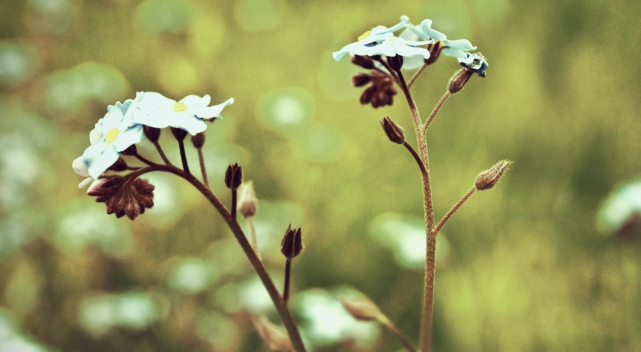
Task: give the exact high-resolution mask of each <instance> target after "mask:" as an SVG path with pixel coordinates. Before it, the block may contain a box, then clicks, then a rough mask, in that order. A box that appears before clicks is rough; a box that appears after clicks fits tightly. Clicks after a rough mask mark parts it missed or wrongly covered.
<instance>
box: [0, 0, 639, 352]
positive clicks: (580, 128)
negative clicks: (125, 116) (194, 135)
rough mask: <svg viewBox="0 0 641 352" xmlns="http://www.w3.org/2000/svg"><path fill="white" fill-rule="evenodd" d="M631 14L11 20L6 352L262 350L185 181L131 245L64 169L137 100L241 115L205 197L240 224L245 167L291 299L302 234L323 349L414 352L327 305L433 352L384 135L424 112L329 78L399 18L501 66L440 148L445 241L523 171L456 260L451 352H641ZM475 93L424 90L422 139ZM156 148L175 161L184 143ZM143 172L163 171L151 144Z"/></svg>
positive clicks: (435, 159)
mask: <svg viewBox="0 0 641 352" xmlns="http://www.w3.org/2000/svg"><path fill="white" fill-rule="evenodd" d="M639 10H641V6H640V5H638V3H637V2H633V1H631V0H627V1H626V0H613V1H609V2H602V1H595V0H582V1H579V0H569V1H562V2H559V1H553V0H543V1H537V2H510V1H507V0H467V1H463V0H449V1H431V0H430V1H403V2H392V1H370V2H367V1H350V2H346V1H335V0H328V1H311V0H308V1H287V0H239V1H209V0H145V1H126V0H87V1H80V0H22V1H21V0H9V1H2V2H0V306H1V307H0V351H11V352H22V351H29V352H31V351H39V352H40V351H42V352H44V351H65V352H80V351H267V347H266V345H265V344H264V343H263V342H262V341H261V340H260V338H259V337H258V335H257V333H256V332H255V329H254V327H253V326H252V324H251V322H250V317H251V316H252V315H265V316H267V317H268V318H269V319H270V320H271V321H272V322H274V323H277V324H280V321H279V319H278V316H277V315H276V314H275V312H274V310H273V308H272V306H271V303H270V301H269V300H268V298H267V296H266V294H265V292H264V290H263V288H262V286H261V285H260V283H259V281H258V279H257V276H256V275H255V274H254V273H253V271H252V270H251V268H250V266H249V264H248V262H247V260H246V259H245V257H244V256H243V254H242V252H241V250H240V249H239V246H238V244H237V243H236V242H235V240H234V238H233V236H232V235H231V233H230V232H229V231H228V229H227V228H226V226H225V225H224V223H223V222H222V221H221V219H220V218H219V216H218V215H217V214H216V213H215V212H214V211H213V209H212V207H211V206H210V205H209V204H208V203H207V202H206V201H205V199H204V198H203V197H202V196H200V195H199V194H198V193H197V192H196V191H194V190H193V189H191V188H190V186H189V185H188V184H187V183H186V182H184V181H183V180H180V179H178V178H176V177H173V176H170V175H165V174H149V175H148V179H149V180H150V182H151V183H153V184H154V185H155V186H156V193H155V203H156V205H155V207H154V208H153V209H151V210H150V211H148V212H146V213H145V214H144V215H142V216H140V217H139V218H137V219H136V220H135V221H133V222H132V221H130V220H128V219H127V218H126V217H124V218H121V219H116V217H115V216H113V215H110V216H108V215H107V214H106V213H105V206H104V204H101V203H95V202H94V200H93V198H91V197H88V196H87V195H86V193H85V190H84V189H78V187H77V184H78V183H79V182H80V181H81V178H80V177H79V176H77V175H76V174H75V173H74V172H73V170H72V168H71V162H72V160H73V159H74V158H76V157H77V156H79V155H81V154H82V152H83V151H84V149H85V148H86V147H87V146H88V145H89V140H88V134H89V131H90V130H91V129H92V128H93V126H94V124H95V123H96V121H97V120H98V119H99V118H101V117H102V116H103V115H104V114H105V112H106V107H107V105H109V104H114V103H115V102H116V101H124V100H125V99H129V98H133V97H134V96H135V92H136V91H157V92H161V93H163V94H165V95H166V96H168V97H172V98H174V99H177V100H178V99H181V98H182V97H184V96H185V95H188V94H198V95H204V94H210V95H211V96H212V103H213V104H218V103H220V102H223V101H225V100H226V99H228V98H230V97H234V98H235V99H236V103H235V104H234V105H232V106H229V107H227V108H226V109H225V111H224V119H223V120H218V121H216V122H215V123H213V124H212V125H210V126H209V128H208V131H207V143H206V144H205V147H204V149H205V156H206V164H207V168H208V171H209V175H210V179H211V180H212V187H213V188H214V190H215V191H216V193H217V194H219V196H220V197H221V198H222V199H223V200H224V201H225V202H226V204H229V201H230V197H229V195H228V194H227V192H226V189H225V188H224V185H223V182H222V179H223V174H224V170H225V168H226V166H227V165H228V164H229V163H230V162H240V163H241V165H242V166H243V169H244V174H245V179H246V180H253V182H254V186H255V189H256V193H257V196H258V198H259V209H258V213H257V215H256V218H255V221H256V226H257V231H258V236H259V237H258V242H259V246H260V248H261V254H262V256H263V258H264V261H265V262H266V265H267V267H268V269H269V270H270V271H271V272H272V274H273V276H274V278H275V279H276V280H277V282H278V286H279V287H280V286H281V285H282V277H283V268H284V258H283V257H282V256H281V254H280V253H279V249H280V248H279V244H280V241H281V238H282V235H283V234H284V232H285V230H286V228H287V225H288V224H290V223H292V224H293V226H295V227H298V226H302V227H303V240H304V244H305V250H304V251H303V253H302V254H301V256H300V257H298V258H297V259H296V260H295V261H294V265H293V285H294V287H293V295H294V296H293V301H292V310H293V313H294V315H295V319H296V320H297V321H298V322H299V323H300V326H301V328H302V332H303V335H304V338H305V340H306V342H307V345H308V346H309V347H310V350H314V351H386V352H387V351H400V344H399V343H398V342H397V341H396V340H395V338H394V337H393V336H392V335H391V334H390V333H389V332H388V331H386V330H384V329H383V328H382V327H380V326H378V325H377V324H376V323H363V322H356V321H354V320H353V319H352V318H351V317H350V316H349V315H347V313H346V312H345V311H344V310H343V309H342V307H341V306H340V304H339V303H338V302H337V301H336V299H335V298H336V295H337V294H339V293H341V292H342V293H344V292H348V293H349V292H354V291H356V290H357V291H360V292H362V293H364V294H365V295H367V296H369V297H370V299H372V300H373V301H374V302H375V303H377V304H378V305H379V306H380V308H381V309H382V310H383V311H384V312H386V313H387V314H388V315H389V317H390V318H391V319H392V320H393V321H395V322H396V323H397V324H398V325H399V327H400V328H401V330H403V331H404V332H405V333H406V334H407V335H408V336H409V337H410V338H411V339H412V340H414V341H416V340H417V339H418V323H419V321H420V310H421V296H422V286H423V272H422V271H423V261H424V255H425V254H424V230H423V226H424V225H423V222H422V218H423V207H422V200H421V183H420V178H419V173H418V170H417V168H416V165H415V163H414V160H413V159H412V158H411V156H410V155H409V154H408V153H407V152H406V151H405V150H403V149H402V148H401V147H398V146H396V145H394V144H391V143H389V142H388V140H387V139H386V137H385V135H384V134H383V132H382V130H381V128H380V125H379V122H378V120H380V119H381V118H383V117H384V116H391V117H392V118H393V119H394V120H395V121H396V122H398V123H399V124H400V125H402V126H403V127H405V129H406V131H411V120H410V116H409V112H408V109H407V106H406V105H405V104H403V99H402V97H401V95H398V96H397V97H396V98H397V99H396V101H395V104H394V105H393V106H392V107H385V108H381V109H376V110H375V109H373V108H372V107H371V106H361V105H360V104H359V102H358V97H359V95H360V93H361V92H362V88H354V87H352V86H351V83H350V77H351V75H353V74H354V73H356V72H359V71H362V69H359V68H358V67H356V66H354V65H352V64H351V63H350V62H349V60H348V59H344V60H343V61H341V62H338V63H336V62H334V60H333V59H332V56H331V53H332V51H336V50H338V49H340V48H341V47H342V46H344V45H346V44H348V43H351V42H353V41H355V39H356V38H357V37H358V36H359V35H360V34H362V33H363V32H365V31H367V30H369V29H370V28H371V27H373V26H376V25H385V26H392V25H394V24H396V23H398V21H399V17H400V16H401V15H403V14H405V15H408V16H409V17H410V19H412V21H413V22H414V23H415V24H418V23H420V22H421V21H422V20H423V19H425V18H431V19H433V20H434V28H435V29H437V30H440V31H442V32H444V33H446V34H447V35H448V38H450V39H459V38H466V39H469V40H470V41H472V43H473V44H474V45H476V46H478V48H479V49H478V50H479V51H480V52H482V53H483V54H484V55H485V56H486V57H487V58H488V61H489V64H490V67H489V69H488V71H487V78H485V79H481V78H479V77H476V76H475V77H473V78H472V80H471V81H470V82H469V84H468V85H467V87H466V89H465V90H463V91H462V92H461V93H458V94H456V95H455V96H454V97H452V98H451V99H450V100H449V101H448V102H447V103H446V105H445V107H444V108H443V109H442V111H441V113H440V115H439V116H438V117H437V119H436V120H435V122H434V123H433V124H432V127H431V128H430V131H429V133H428V143H429V148H430V156H431V159H430V166H431V171H432V182H433V187H434V197H435V199H434V202H435V211H436V217H437V218H440V217H441V216H443V215H444V214H445V213H446V212H447V210H449V208H450V207H451V206H452V205H453V204H454V203H455V202H456V201H457V200H458V199H459V198H460V197H461V196H462V195H463V194H464V193H465V192H466V191H467V190H468V189H469V188H470V187H471V186H472V185H473V182H474V180H475V177H476V175H477V174H478V173H479V172H481V171H483V170H485V169H488V168H489V167H491V166H492V165H493V164H494V163H495V162H497V161H498V160H501V159H509V160H513V161H515V163H514V165H513V166H512V168H511V170H510V171H509V172H508V173H507V176H506V177H504V179H503V181H502V182H501V183H500V184H499V185H498V186H497V187H496V188H495V189H493V190H491V191H487V192H477V193H476V194H474V195H473V196H472V198H471V199H470V200H469V201H468V202H467V203H466V204H465V206H464V207H463V208H462V209H461V210H460V211H459V212H458V213H457V214H456V215H455V216H454V217H453V218H452V220H451V221H450V222H449V223H448V224H447V226H446V227H445V228H444V231H443V232H442V233H441V234H440V235H439V238H438V270H437V271H438V272H437V279H436V293H435V312H434V319H435V321H434V341H433V345H434V350H435V351H438V352H447V351H452V352H453V351H639V350H641V313H640V312H641V301H640V300H639V297H640V296H639V293H640V289H641V263H640V259H639V254H640V249H639V245H640V243H639V241H638V236H639V235H640V234H641V232H640V230H639V227H640V226H641V217H640V214H641V175H640V171H641V166H640V162H639V161H640V159H639V150H641V138H639V132H640V131H641V122H640V120H639V118H638V116H639V115H638V114H639V108H640V106H639V104H640V103H639V101H640V99H639V98H640V97H639V95H640V93H639V92H640V88H641V83H639V80H638V78H639V77H641V72H640V70H641V69H640V68H639V65H637V64H636V63H635V61H636V59H637V57H638V55H639V47H638V44H637V43H639V41H640V38H639V37H640V36H641V23H640V22H639V20H638V19H639V14H640V13H639V12H640V11H639ZM458 68H459V66H458V63H457V62H456V60H455V59H453V58H450V57H441V58H440V59H439V60H438V62H437V63H436V64H434V65H432V66H430V67H429V68H428V69H427V70H426V71H425V72H424V74H423V76H422V77H421V79H420V80H419V81H418V82H417V83H416V85H415V86H414V87H415V88H414V92H415V97H416V99H417V101H418V105H419V108H420V109H421V111H422V114H423V116H427V115H428V113H429V112H430V111H431V109H432V107H433V106H434V104H435V103H436V102H437V101H438V99H439V98H440V96H441V95H442V94H443V93H444V92H445V88H446V85H447V82H448V80H449V78H450V77H451V75H452V74H453V73H454V72H455V71H456V70H458ZM407 134H408V138H409V139H410V141H411V142H414V138H413V133H407ZM161 142H162V145H163V146H164V148H165V150H166V152H167V153H168V155H169V157H170V158H171V159H172V160H174V161H176V160H178V159H177V158H178V148H177V145H176V143H175V141H174V140H172V139H171V138H170V134H168V133H165V134H164V135H163V136H162V138H161ZM139 150H140V151H141V154H143V155H146V156H147V157H149V158H152V159H155V160H159V159H158V156H157V155H156V154H155V152H154V149H153V147H151V146H150V144H149V143H142V144H141V145H140V146H139ZM189 153H190V154H189V157H190V158H191V159H190V160H191V161H192V165H196V163H197V158H196V157H197V156H196V153H195V151H194V150H193V148H190V149H189ZM194 167H195V168H197V166H194ZM243 226H247V224H246V223H245V222H244V221H243Z"/></svg>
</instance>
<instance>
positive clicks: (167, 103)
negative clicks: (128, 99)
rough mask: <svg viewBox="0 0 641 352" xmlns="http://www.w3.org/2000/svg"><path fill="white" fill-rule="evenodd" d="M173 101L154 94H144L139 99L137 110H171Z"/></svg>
mask: <svg viewBox="0 0 641 352" xmlns="http://www.w3.org/2000/svg"><path fill="white" fill-rule="evenodd" d="M175 103H176V101H175V100H173V99H169V98H167V97H165V96H164V95H162V94H160V93H156V92H146V93H144V94H142V96H141V97H140V101H139V102H138V105H137V107H138V109H141V110H147V109H173V107H174V104H175Z"/></svg>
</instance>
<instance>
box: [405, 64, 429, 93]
mask: <svg viewBox="0 0 641 352" xmlns="http://www.w3.org/2000/svg"><path fill="white" fill-rule="evenodd" d="M425 68H427V64H426V63H425V62H423V66H421V68H419V69H418V71H416V73H415V74H414V75H413V76H412V78H410V81H409V82H407V88H408V89H409V88H412V86H413V85H414V82H416V80H417V79H418V77H419V76H420V75H421V73H423V71H424V70H425Z"/></svg>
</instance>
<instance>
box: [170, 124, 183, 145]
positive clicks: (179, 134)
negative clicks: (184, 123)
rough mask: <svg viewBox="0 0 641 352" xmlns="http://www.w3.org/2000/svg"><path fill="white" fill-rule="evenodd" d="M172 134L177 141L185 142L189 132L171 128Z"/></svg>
mask: <svg viewBox="0 0 641 352" xmlns="http://www.w3.org/2000/svg"><path fill="white" fill-rule="evenodd" d="M171 134H173V135H174V137H175V138H176V140H177V141H179V142H180V141H182V140H184V139H185V137H187V131H185V130H183V129H180V128H175V127H172V128H171Z"/></svg>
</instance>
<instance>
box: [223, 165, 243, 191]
mask: <svg viewBox="0 0 641 352" xmlns="http://www.w3.org/2000/svg"><path fill="white" fill-rule="evenodd" d="M242 182H243V168H242V167H241V166H240V165H238V163H235V164H233V165H231V164H230V165H229V166H228V167H227V171H226V172H225V186H227V188H229V189H231V190H236V189H237V188H238V186H240V184H241V183H242Z"/></svg>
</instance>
